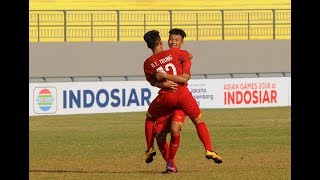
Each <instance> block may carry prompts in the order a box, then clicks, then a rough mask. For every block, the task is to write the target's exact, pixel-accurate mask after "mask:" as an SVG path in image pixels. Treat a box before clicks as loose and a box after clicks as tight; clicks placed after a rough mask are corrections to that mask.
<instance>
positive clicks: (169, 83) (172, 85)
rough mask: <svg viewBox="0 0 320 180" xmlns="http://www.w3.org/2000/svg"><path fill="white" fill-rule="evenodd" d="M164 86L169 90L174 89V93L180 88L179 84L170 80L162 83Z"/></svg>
mask: <svg viewBox="0 0 320 180" xmlns="http://www.w3.org/2000/svg"><path fill="white" fill-rule="evenodd" d="M162 84H163V87H164V88H169V89H172V90H173V91H177V90H178V88H176V87H177V86H179V85H178V84H177V83H175V82H173V81H170V80H167V81H164V82H162Z"/></svg>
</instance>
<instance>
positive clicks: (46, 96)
mask: <svg viewBox="0 0 320 180" xmlns="http://www.w3.org/2000/svg"><path fill="white" fill-rule="evenodd" d="M56 95H57V93H56V88H52V87H50V88H49V87H47V88H44V87H43V88H35V89H34V110H35V113H37V114H43V113H55V112H56V109H57V108H56Z"/></svg>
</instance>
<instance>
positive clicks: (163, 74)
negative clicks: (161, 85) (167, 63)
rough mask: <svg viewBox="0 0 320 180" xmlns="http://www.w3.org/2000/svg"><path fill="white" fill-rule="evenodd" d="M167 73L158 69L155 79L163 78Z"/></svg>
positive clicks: (160, 79)
mask: <svg viewBox="0 0 320 180" xmlns="http://www.w3.org/2000/svg"><path fill="white" fill-rule="evenodd" d="M166 74H167V73H165V72H164V71H158V72H157V73H156V79H157V81H162V80H163V79H165V75H166Z"/></svg>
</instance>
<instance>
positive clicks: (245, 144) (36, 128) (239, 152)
mask: <svg viewBox="0 0 320 180" xmlns="http://www.w3.org/2000/svg"><path fill="white" fill-rule="evenodd" d="M202 111H203V113H202V114H203V117H204V119H205V122H206V124H207V126H208V128H209V131H210V135H211V138H212V141H213V148H214V150H216V151H217V152H218V153H219V155H221V156H222V158H223V160H224V162H223V163H222V164H219V165H218V164H215V163H214V162H213V161H212V160H207V159H205V157H204V154H205V152H204V148H203V146H202V143H201V142H200V140H199V139H198V136H197V133H196V129H195V126H194V125H193V123H192V122H191V121H190V119H189V118H187V119H186V120H185V124H184V125H183V127H182V131H181V142H180V147H179V150H178V152H177V155H176V158H175V160H176V163H177V166H178V170H179V172H178V173H176V174H161V171H163V170H165V161H164V160H163V159H162V157H161V154H160V152H159V150H158V147H157V145H156V144H155V148H156V150H157V155H156V156H155V158H154V161H153V162H152V163H150V164H146V163H145V162H144V160H145V154H144V153H145V148H146V147H145V137H144V116H145V113H143V112H136V113H111V114H88V115H67V116H62V115H61V116H32V117H30V118H29V153H30V155H29V167H30V169H29V171H30V173H29V177H30V179H33V180H36V179H68V180H69V179H90V180H91V179H198V180H199V179H223V180H225V179H230V180H233V179H244V180H248V179H254V180H256V179H263V180H264V179H277V180H279V179H285V180H287V179H290V178H291V153H290V149H291V148H290V147H291V136H290V133H291V131H290V130H291V107H276V108H244V109H210V110H209V109H208V110H206V109H204V110H202ZM167 139H168V140H169V136H168V137H167Z"/></svg>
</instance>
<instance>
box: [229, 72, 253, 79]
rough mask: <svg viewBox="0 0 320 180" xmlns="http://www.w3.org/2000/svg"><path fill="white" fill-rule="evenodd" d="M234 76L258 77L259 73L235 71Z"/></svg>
mask: <svg viewBox="0 0 320 180" xmlns="http://www.w3.org/2000/svg"><path fill="white" fill-rule="evenodd" d="M232 76H233V78H256V77H258V75H257V73H234V74H232Z"/></svg>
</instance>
